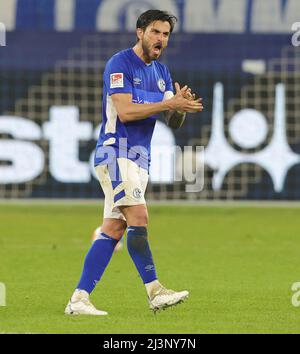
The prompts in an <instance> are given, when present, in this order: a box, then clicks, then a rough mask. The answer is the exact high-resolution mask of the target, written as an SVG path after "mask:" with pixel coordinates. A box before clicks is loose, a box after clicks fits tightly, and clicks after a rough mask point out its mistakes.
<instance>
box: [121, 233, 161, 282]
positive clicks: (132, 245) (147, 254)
mask: <svg viewBox="0 0 300 354" xmlns="http://www.w3.org/2000/svg"><path fill="white" fill-rule="evenodd" d="M127 249H128V252H129V254H130V256H131V258H132V260H133V262H134V264H135V266H136V268H137V270H138V272H139V273H140V276H141V278H142V279H143V282H144V284H146V283H150V282H151V281H153V280H156V279H157V276H156V271H155V266H154V263H153V259H152V253H151V251H150V247H149V243H148V238H147V228H146V227H143V226H128V229H127Z"/></svg>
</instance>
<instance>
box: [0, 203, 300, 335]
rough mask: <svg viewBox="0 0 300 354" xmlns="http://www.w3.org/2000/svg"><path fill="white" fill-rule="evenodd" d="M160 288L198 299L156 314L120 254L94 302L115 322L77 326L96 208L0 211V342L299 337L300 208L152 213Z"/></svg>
mask: <svg viewBox="0 0 300 354" xmlns="http://www.w3.org/2000/svg"><path fill="white" fill-rule="evenodd" d="M149 212H150V224H149V239H150V244H151V248H152V252H153V256H154V260H155V263H156V268H157V271H158V275H159V278H160V280H161V282H162V283H163V284H164V285H165V286H167V287H170V288H174V289H178V290H183V289H188V290H189V291H190V298H189V299H188V300H187V302H185V303H183V304H180V305H179V306H176V307H174V308H169V309H167V310H165V311H162V312H160V313H158V314H156V315H154V314H153V313H151V311H150V310H149V309H148V303H147V299H146V293H145V289H144V286H143V285H142V282H141V279H140V278H139V276H138V275H137V272H136V270H135V268H134V265H133V263H132V261H131V259H130V257H129V255H128V253H127V250H126V248H125V249H123V251H122V252H120V253H117V254H114V255H113V258H112V261H111V263H110V264H109V267H108V268H107V270H106V272H105V273H104V276H103V278H102V279H101V281H100V282H99V284H98V286H97V288H96V290H95V291H94V293H93V294H92V297H91V299H92V301H93V303H94V304H95V305H96V306H97V307H98V308H99V309H103V310H106V311H108V312H109V315H108V316H106V317H84V316H82V317H68V316H65V315H64V313H63V312H64V308H65V305H66V303H67V301H68V299H69V297H70V295H71V293H72V291H73V288H74V286H75V285H76V283H77V281H78V279H79V276H80V273H81V269H82V264H83V259H84V256H85V254H86V252H87V250H88V248H89V246H90V237H91V233H92V231H93V229H94V228H95V227H96V226H97V225H98V223H99V222H100V221H101V217H102V207H101V206H98V205H96V204H86V205H80V204H78V203H77V204H74V205H72V204H71V203H70V204H62V205H60V204H53V203H51V204H49V205H47V204H39V205H36V204H25V205H22V204H20V205H14V204H6V205H5V204H2V205H0V262H1V263H0V282H2V283H4V284H5V286H6V306H2V307H0V333H11V332H12V333H160V334H163V333H299V332H300V307H294V306H293V305H292V302H291V297H292V295H293V292H292V290H291V286H292V284H293V283H294V282H297V281H300V257H299V250H300V233H299V230H300V217H299V213H300V208H299V207H263V208H259V207H251V206H250V207H249V206H248V207H244V206H243V207H241V206H230V207H221V206H188V205H186V206H185V205H183V206H178V205H177V206H175V205H174V206H172V205H170V206H166V205H153V206H149Z"/></svg>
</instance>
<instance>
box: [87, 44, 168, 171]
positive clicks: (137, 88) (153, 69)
mask: <svg viewBox="0 0 300 354" xmlns="http://www.w3.org/2000/svg"><path fill="white" fill-rule="evenodd" d="M103 82H104V85H103V103H102V118H103V119H102V127H101V130H100V135H99V138H98V142H97V146H96V153H95V160H94V164H95V166H97V165H100V164H107V163H109V162H110V161H111V159H113V158H114V157H126V158H128V159H130V160H132V161H135V162H136V163H137V164H138V165H139V166H141V167H143V168H145V169H147V170H148V169H149V165H150V161H151V158H150V155H151V149H150V146H151V138H152V134H153V130H154V126H155V122H156V119H157V118H158V116H159V115H153V116H151V117H148V118H146V119H141V120H136V121H133V122H127V123H122V122H121V121H120V119H119V117H118V114H117V111H116V109H115V107H114V104H113V101H112V98H111V95H113V94H114V93H130V94H132V102H133V103H136V104H147V103H155V102H160V101H162V100H163V99H164V94H165V93H166V92H167V91H171V92H173V86H172V80H171V76H170V73H169V70H168V69H167V67H166V66H165V65H163V64H161V63H159V62H157V61H152V63H151V64H149V65H147V64H146V63H145V62H144V61H143V60H142V59H141V58H139V57H138V56H137V55H136V54H135V52H134V51H133V49H131V48H130V49H126V50H123V51H121V52H119V53H117V54H115V55H114V56H113V57H112V58H111V59H110V60H109V61H108V62H107V64H106V67H105V71H104V76H103ZM112 149H113V150H114V154H111V153H110V156H108V154H109V152H111V151H112Z"/></svg>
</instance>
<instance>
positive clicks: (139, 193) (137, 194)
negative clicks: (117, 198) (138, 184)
mask: <svg viewBox="0 0 300 354" xmlns="http://www.w3.org/2000/svg"><path fill="white" fill-rule="evenodd" d="M132 194H133V196H134V198H136V199H140V198H141V197H142V191H141V190H140V189H139V188H135V189H134V190H133V193H132Z"/></svg>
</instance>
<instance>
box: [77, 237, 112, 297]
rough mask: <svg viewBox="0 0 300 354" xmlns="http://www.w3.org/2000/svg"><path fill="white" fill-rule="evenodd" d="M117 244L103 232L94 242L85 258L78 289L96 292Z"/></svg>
mask: <svg viewBox="0 0 300 354" xmlns="http://www.w3.org/2000/svg"><path fill="white" fill-rule="evenodd" d="M117 243H118V241H117V240H115V239H113V238H111V237H109V236H108V235H106V234H105V233H103V232H102V233H101V235H100V237H99V239H97V240H95V241H94V243H93V245H92V247H91V248H90V250H89V252H88V254H87V255H86V257H85V261H84V266H83V271H82V275H81V278H80V281H79V283H78V285H77V289H82V290H85V291H87V292H88V293H89V294H90V293H91V292H92V291H93V290H94V288H95V286H96V284H97V283H98V281H99V280H100V278H101V276H102V274H103V273H104V271H105V268H106V266H107V265H108V263H109V261H110V259H111V256H112V254H113V251H114V248H115V246H116V244H117Z"/></svg>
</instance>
